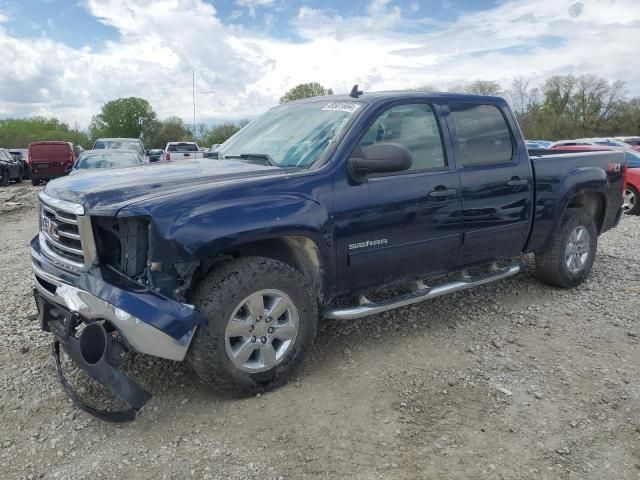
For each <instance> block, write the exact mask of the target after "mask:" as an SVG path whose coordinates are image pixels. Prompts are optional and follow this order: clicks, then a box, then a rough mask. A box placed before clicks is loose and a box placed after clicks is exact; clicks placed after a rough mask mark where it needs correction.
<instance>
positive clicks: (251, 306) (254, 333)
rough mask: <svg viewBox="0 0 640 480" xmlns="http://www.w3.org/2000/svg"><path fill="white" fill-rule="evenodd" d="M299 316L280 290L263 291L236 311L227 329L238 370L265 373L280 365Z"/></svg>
mask: <svg viewBox="0 0 640 480" xmlns="http://www.w3.org/2000/svg"><path fill="white" fill-rule="evenodd" d="M299 323H300V322H299V315H298V310H297V309H296V307H295V305H294V304H293V301H292V300H291V299H290V298H289V297H288V296H287V294H285V293H284V292H281V291H280V290H260V291H258V292H255V293H253V294H251V295H249V296H248V297H246V298H245V299H243V300H242V301H241V302H240V303H239V304H238V306H237V307H236V308H235V309H234V311H233V313H232V314H231V317H230V318H229V320H228V322H227V327H226V329H225V348H226V350H227V355H228V356H229V359H230V360H231V362H232V363H233V364H234V366H235V367H237V368H239V369H240V370H243V371H245V372H249V373H257V372H263V371H265V370H269V369H270V368H273V367H274V366H276V365H277V364H278V363H280V362H281V361H282V360H283V359H284V358H285V357H286V356H287V354H288V353H289V352H290V351H291V349H292V347H293V344H294V342H295V340H296V335H297V334H298V326H299Z"/></svg>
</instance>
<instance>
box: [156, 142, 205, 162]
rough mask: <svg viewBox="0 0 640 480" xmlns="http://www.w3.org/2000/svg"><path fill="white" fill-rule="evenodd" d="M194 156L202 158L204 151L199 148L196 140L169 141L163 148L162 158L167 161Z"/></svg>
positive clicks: (188, 158) (189, 158)
mask: <svg viewBox="0 0 640 480" xmlns="http://www.w3.org/2000/svg"><path fill="white" fill-rule="evenodd" d="M194 158H204V151H202V150H200V147H198V144H197V143H196V142H169V143H167V146H166V147H165V149H164V159H165V160H167V161H169V160H171V161H173V160H192V159H194Z"/></svg>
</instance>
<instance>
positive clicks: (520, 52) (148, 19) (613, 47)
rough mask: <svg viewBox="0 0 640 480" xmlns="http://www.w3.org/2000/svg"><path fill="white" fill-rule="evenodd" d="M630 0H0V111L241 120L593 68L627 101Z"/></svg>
mask: <svg viewBox="0 0 640 480" xmlns="http://www.w3.org/2000/svg"><path fill="white" fill-rule="evenodd" d="M639 46H640V0H580V1H576V0H535V1H531V0H498V1H487V0H354V1H350V0H321V1H311V0H301V1H289V0H220V1H218V0H128V1H127V0H0V65H2V66H3V68H2V69H0V118H5V117H28V116H32V115H44V116H55V117H57V118H59V119H61V120H63V121H65V122H67V123H69V124H70V125H71V126H74V125H78V126H79V127H80V128H86V127H87V126H88V124H89V122H90V121H91V117H92V116H93V115H95V114H96V113H98V112H99V110H100V106H101V105H102V104H103V103H104V102H106V101H108V100H112V99H114V98H118V97H128V96H139V97H143V98H146V99H147V100H149V102H150V103H151V105H152V106H153V108H154V110H155V111H156V112H157V113H158V115H159V117H160V118H166V117H168V116H172V115H175V116H178V117H181V118H182V119H183V120H185V122H187V123H192V118H193V102H192V75H193V72H195V90H196V121H197V122H207V123H212V122H213V123H215V122H216V121H222V120H237V119H241V118H253V117H255V116H256V115H258V114H260V113H261V112H263V111H265V110H267V109H268V108H270V107H272V106H274V105H275V104H277V102H278V98H279V97H280V96H282V94H283V93H284V92H285V91H286V90H288V89H289V88H291V87H293V86H295V85H297V84H298V83H303V82H309V81H317V82H320V83H321V84H323V85H324V86H325V87H330V88H332V89H333V90H334V91H335V92H337V93H338V92H348V91H349V90H350V89H351V87H352V86H353V84H355V83H358V84H359V85H360V87H361V89H364V90H365V91H367V90H368V91H379V90H392V89H405V88H418V87H420V86H423V85H435V86H437V87H439V88H441V89H446V88H450V86H452V85H460V84H464V83H465V82H470V81H473V80H475V79H483V80H495V81H498V82H500V83H501V84H502V85H504V86H505V87H508V86H509V84H510V83H511V81H512V80H513V79H514V78H515V77H524V78H526V79H530V80H531V83H532V84H539V83H542V82H543V81H544V79H545V78H547V77H549V76H551V75H556V74H570V73H572V74H580V73H596V74H598V75H601V76H604V77H605V78H607V79H609V80H623V81H624V82H625V83H626V91H627V94H628V95H629V96H633V95H640V67H639V63H638V58H640V57H639V54H640V50H639Z"/></svg>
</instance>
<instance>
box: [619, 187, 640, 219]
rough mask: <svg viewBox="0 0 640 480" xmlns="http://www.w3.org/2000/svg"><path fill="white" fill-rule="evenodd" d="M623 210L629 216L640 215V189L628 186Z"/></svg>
mask: <svg viewBox="0 0 640 480" xmlns="http://www.w3.org/2000/svg"><path fill="white" fill-rule="evenodd" d="M622 208H623V210H624V213H626V214H627V215H639V214H640V194H639V193H638V189H637V188H636V187H634V186H633V185H627V189H626V190H625V191H624V203H623V204H622Z"/></svg>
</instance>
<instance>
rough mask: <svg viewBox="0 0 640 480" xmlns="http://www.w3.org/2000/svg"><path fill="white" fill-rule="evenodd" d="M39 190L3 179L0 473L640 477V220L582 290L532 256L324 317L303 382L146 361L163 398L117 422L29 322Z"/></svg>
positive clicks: (625, 228)
mask: <svg viewBox="0 0 640 480" xmlns="http://www.w3.org/2000/svg"><path fill="white" fill-rule="evenodd" d="M38 190H39V189H37V188H33V187H31V186H27V185H22V186H18V185H15V186H13V185H12V186H10V187H8V188H3V189H0V218H1V223H0V278H1V280H2V294H1V295H0V332H1V333H0V425H1V426H2V428H1V429H0V472H2V473H1V474H0V477H2V478H3V479H4V478H56V479H74V480H75V479H82V478H91V479H95V478H98V479H100V478H132V479H138V478H172V479H173V478H176V479H183V478H208V479H245V478H249V479H258V478H259V479H278V478H287V479H299V478H314V479H315V478H358V479H371V478H394V479H395V478H398V479H414V478H415V479H418V478H420V479H424V478H438V479H443V478H474V479H480V478H489V479H520V478H535V479H598V480H600V479H603V478H608V479H627V478H628V479H631V478H633V479H637V478H640V370H639V369H638V364H639V360H640V351H639V345H638V341H639V337H638V335H640V248H638V247H639V245H640V217H636V218H629V217H626V218H625V219H624V220H623V222H622V224H621V225H620V227H618V228H617V229H615V230H613V231H611V232H609V233H607V234H605V235H603V236H602V237H601V238H600V245H599V253H598V257H597V259H596V262H595V265H594V268H593V271H592V273H591V275H590V277H589V279H588V281H587V282H586V283H585V284H583V285H582V286H580V287H579V288H576V289H574V290H558V289H553V288H550V287H546V286H543V285H541V284H539V283H538V282H537V281H536V279H535V278H534V276H533V268H532V259H531V258H529V257H525V258H523V264H524V268H523V271H522V273H520V274H519V275H517V276H515V277H513V278H511V279H507V280H505V281H502V282H499V283H496V284H491V285H487V286H483V287H479V288H477V289H475V290H471V291H467V292H462V293H458V294H455V295H453V296H450V297H444V298H440V299H436V300H434V301H432V302H429V303H424V304H420V305H414V306H412V307H408V308H403V309H401V310H397V311H395V312H389V313H386V314H382V315H378V316H375V317H370V318H366V319H362V320H358V321H349V322H338V321H329V322H325V323H324V324H323V326H322V328H321V330H320V332H319V335H318V340H317V343H316V346H315V347H314V349H313V351H312V352H310V355H309V360H308V361H307V362H306V364H305V366H304V368H303V369H302V371H301V372H300V374H299V377H298V378H297V379H296V380H294V381H293V382H291V383H290V384H289V385H287V386H285V387H283V388H281V389H279V390H277V391H274V392H271V393H268V394H265V395H262V396H258V397H252V398H248V399H246V398H245V399H237V398H230V397H227V396H223V395H220V394H217V393H215V392H212V391H210V390H208V389H207V388H206V387H205V386H204V385H203V384H202V383H200V382H199V380H198V379H197V378H196V377H195V375H194V374H193V373H191V372H190V371H189V370H188V369H187V368H186V367H184V366H183V365H181V364H179V363H174V362H169V361H158V360H156V359H153V358H150V357H144V356H137V357H135V358H132V359H131V361H130V363H129V367H130V371H131V373H132V375H133V376H135V377H136V378H137V379H138V381H140V382H141V383H143V384H144V385H145V386H146V387H147V388H148V389H150V390H151V391H152V392H153V393H154V398H153V399H152V400H151V402H150V403H149V405H148V407H147V408H145V410H144V411H143V412H142V413H141V414H140V416H139V418H138V419H137V420H136V421H135V422H134V423H131V424H126V425H120V426H116V425H112V424H107V423H103V422H100V421H98V420H96V419H94V418H92V417H90V416H88V415H86V414H84V413H83V412H81V411H78V410H77V409H76V408H74V407H73V405H72V404H71V403H70V401H69V400H68V399H67V397H66V395H65V394H64V393H63V392H62V390H61V388H60V386H59V384H58V382H57V380H56V377H55V372H54V369H53V364H52V360H51V356H50V353H49V343H50V340H51V339H50V336H49V335H46V334H43V333H40V332H39V331H38V326H37V325H36V323H35V322H33V321H30V320H28V318H27V316H28V315H30V314H33V313H35V307H34V303H33V299H32V296H31V288H32V279H31V274H30V270H29V253H28V242H29V240H30V238H31V237H32V236H33V235H34V234H35V232H36V215H35V208H34V207H35V198H36V193H37V191H38ZM80 383H81V384H80V388H81V389H84V390H85V391H90V390H91V388H90V386H89V384H88V382H85V383H83V382H82V381H81V382H80Z"/></svg>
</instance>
